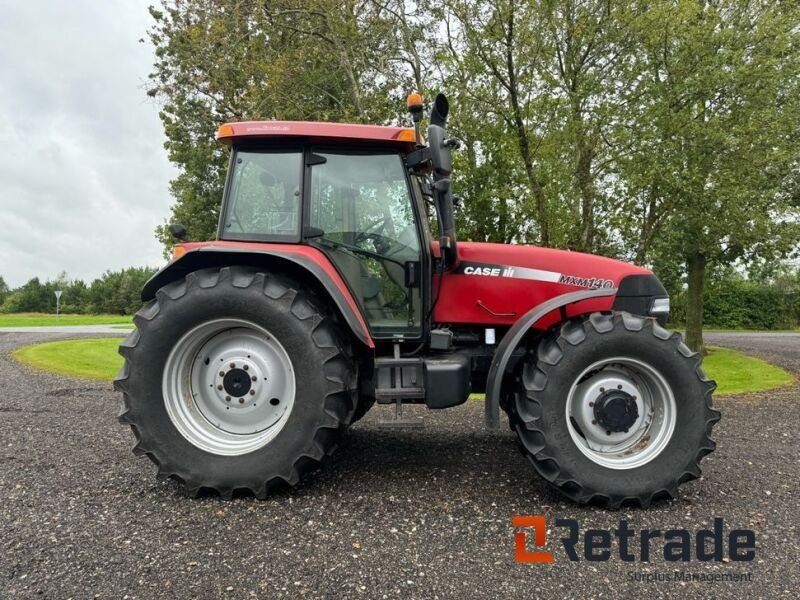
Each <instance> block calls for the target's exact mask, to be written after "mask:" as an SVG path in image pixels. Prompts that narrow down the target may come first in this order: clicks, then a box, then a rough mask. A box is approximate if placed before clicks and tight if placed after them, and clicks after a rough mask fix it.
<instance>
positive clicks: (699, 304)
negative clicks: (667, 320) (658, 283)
mask: <svg viewBox="0 0 800 600" xmlns="http://www.w3.org/2000/svg"><path fill="white" fill-rule="evenodd" d="M706 263H707V260H706V257H705V256H704V255H703V254H700V253H699V252H695V253H694V254H691V255H690V256H689V257H688V258H687V259H686V266H687V269H688V272H689V290H688V293H687V295H688V306H687V308H686V345H687V346H689V348H691V349H692V350H694V351H695V352H699V353H700V355H701V356H702V355H704V354H705V347H704V345H703V288H704V287H705V282H706Z"/></svg>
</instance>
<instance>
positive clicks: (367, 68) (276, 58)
mask: <svg viewBox="0 0 800 600" xmlns="http://www.w3.org/2000/svg"><path fill="white" fill-rule="evenodd" d="M150 12H151V15H152V16H153V19H154V22H155V24H154V26H153V28H152V29H151V30H150V32H149V39H150V41H151V42H152V44H153V45H154V46H155V52H156V63H155V65H154V71H153V73H152V74H151V75H150V87H149V89H148V94H149V95H150V96H152V97H155V98H158V99H159V100H161V101H162V102H163V106H162V109H161V112H160V117H161V120H162V122H163V123H164V131H165V134H166V137H167V141H166V143H165V146H166V148H167V150H168V153H169V158H170V160H171V161H172V162H174V163H175V164H176V165H178V167H179V169H180V173H179V175H178V176H177V178H176V179H175V180H174V181H173V182H172V184H171V192H172V195H173V197H174V198H175V204H174V206H173V208H172V219H173V220H175V221H179V222H181V223H183V224H184V225H185V226H186V227H187V230H188V232H189V234H190V235H191V237H192V238H193V239H209V238H212V237H213V236H214V233H215V231H216V225H217V220H218V216H219V213H218V210H219V208H218V207H219V202H220V199H221V196H222V188H223V183H224V172H225V163H226V160H227V152H226V150H225V149H224V148H223V147H221V146H220V144H218V143H217V142H216V141H215V140H214V139H213V132H214V131H215V130H216V128H217V127H218V126H219V125H220V124H222V123H224V122H226V121H230V120H251V119H252V120H258V119H287V120H291V119H298V120H323V121H328V120H330V121H338V120H343V121H351V122H377V123H387V122H389V121H391V120H393V119H396V118H397V116H398V108H399V107H400V106H402V103H401V102H400V99H399V97H398V96H399V94H400V93H402V88H403V87H404V86H406V85H407V84H408V83H409V82H413V83H415V84H416V85H422V84H423V73H424V71H423V65H422V63H421V61H422V48H421V46H420V27H419V25H417V24H415V22H414V20H413V19H414V18H415V16H414V15H415V14H416V13H418V12H419V11H417V9H416V8H415V7H414V5H412V4H411V3H406V2H402V1H400V0H385V1H383V2H378V1H377V0H344V1H343V2H342V1H336V2H334V1H333V0H306V1H304V2H299V1H298V0H277V1H274V2H266V3H254V2H238V1H236V0H194V1H192V0H174V1H168V0H165V1H164V3H163V6H162V8H159V9H156V8H151V9H150ZM406 89H408V88H407V87H406ZM157 237H158V239H159V240H161V241H162V242H163V243H164V244H165V246H169V245H171V243H172V242H171V239H170V235H169V233H168V231H167V230H166V225H163V226H160V227H159V228H158V231H157Z"/></svg>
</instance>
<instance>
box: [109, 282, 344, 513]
mask: <svg viewBox="0 0 800 600" xmlns="http://www.w3.org/2000/svg"><path fill="white" fill-rule="evenodd" d="M134 323H135V325H136V328H135V329H134V331H133V332H131V333H130V334H129V335H128V337H127V338H126V339H125V341H124V342H123V343H122V345H121V346H120V354H122V356H123V357H124V358H125V362H124V364H123V366H122V369H121V370H120V372H119V374H118V376H117V379H116V380H115V382H114V386H115V388H116V389H117V390H118V391H121V392H122V411H121V413H120V416H119V420H120V422H122V423H125V424H128V425H130V427H131V429H132V430H133V433H134V435H135V437H136V445H135V446H134V448H133V450H134V453H135V454H145V455H147V456H148V457H149V458H150V459H151V460H152V461H153V462H154V463H155V464H156V465H157V466H158V475H159V477H161V478H166V477H170V478H173V479H175V480H177V481H179V482H181V483H182V484H183V487H184V489H185V491H186V493H187V494H188V495H190V496H196V495H197V494H198V493H199V492H200V491H201V490H214V491H216V492H218V493H219V494H220V495H221V496H222V497H223V498H230V497H231V496H232V495H233V493H234V492H236V491H237V490H243V491H247V490H249V491H250V492H252V493H253V494H254V495H255V496H256V497H258V498H264V497H266V496H267V494H268V493H269V492H270V491H272V490H273V489H275V488H277V487H285V484H288V485H289V486H293V485H295V484H296V483H298V481H300V479H301V477H302V476H303V474H304V473H306V472H308V471H309V470H310V469H312V468H315V467H316V466H317V465H318V464H319V463H320V461H321V460H322V459H323V458H324V457H325V456H326V455H328V454H330V453H331V452H333V451H334V449H335V448H336V446H337V440H338V438H339V435H340V433H341V432H342V431H343V430H344V429H345V428H346V426H347V425H349V424H350V422H351V420H352V418H353V411H354V407H355V399H356V375H355V366H354V364H353V361H352V359H351V356H352V354H351V352H350V348H349V346H348V344H347V342H346V341H345V340H346V338H345V336H344V335H343V333H342V330H341V329H340V327H339V326H338V323H337V322H336V319H335V318H334V317H333V316H332V315H331V314H329V313H328V312H326V311H325V310H323V309H322V308H321V307H320V306H319V304H318V302H317V301H316V300H315V298H313V297H312V296H311V295H310V294H309V293H307V292H304V291H302V290H301V289H300V286H299V285H298V284H297V283H296V282H294V281H292V280H291V279H289V278H287V277H284V276H282V275H277V274H272V273H264V272H259V271H257V270H254V269H251V268H246V267H224V268H221V269H204V270H201V271H197V272H193V273H189V274H188V275H186V277H185V279H182V280H179V281H177V282H173V283H170V284H168V285H166V286H164V287H163V288H161V289H160V290H158V292H157V293H156V297H155V299H154V300H152V301H150V302H149V303H148V304H146V305H145V306H144V307H143V308H142V309H141V310H140V311H139V312H138V313H137V314H136V316H135V317H134Z"/></svg>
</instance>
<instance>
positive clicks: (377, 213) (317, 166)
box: [306, 150, 423, 339]
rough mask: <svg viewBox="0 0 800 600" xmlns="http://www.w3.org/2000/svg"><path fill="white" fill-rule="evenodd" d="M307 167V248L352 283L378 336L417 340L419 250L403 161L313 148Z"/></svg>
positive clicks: (419, 323) (419, 329)
mask: <svg viewBox="0 0 800 600" xmlns="http://www.w3.org/2000/svg"><path fill="white" fill-rule="evenodd" d="M307 163H309V164H310V165H311V166H310V167H309V169H310V176H309V178H308V181H309V195H308V198H309V200H308V209H307V211H306V231H307V232H310V235H306V238H307V239H308V241H309V243H312V244H314V245H315V246H317V247H319V248H321V249H322V250H323V251H324V252H326V254H327V255H328V256H329V257H330V259H331V260H332V261H333V263H334V264H335V265H336V267H337V269H338V270H339V272H340V273H341V274H342V276H343V277H344V279H345V280H346V281H347V284H348V286H349V287H350V290H351V291H352V293H353V296H354V297H355V298H356V301H357V302H358V303H359V304H360V306H361V308H362V310H363V312H364V315H365V317H366V320H367V322H368V323H369V326H370V329H371V330H372V335H373V337H375V338H377V339H386V338H394V339H396V338H409V339H415V338H420V337H421V336H422V332H423V323H422V321H423V294H422V286H421V282H422V271H421V265H422V261H421V258H422V256H421V248H422V244H421V242H420V234H419V230H418V227H417V216H416V211H415V206H414V204H413V201H412V196H411V192H410V188H409V182H408V178H407V175H406V170H405V166H404V164H403V161H402V159H401V157H400V156H399V155H397V154H366V153H352V152H351V153H347V152H335V151H326V150H316V151H314V152H313V153H312V155H311V157H310V159H307Z"/></svg>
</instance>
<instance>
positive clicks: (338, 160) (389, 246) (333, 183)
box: [217, 97, 449, 341]
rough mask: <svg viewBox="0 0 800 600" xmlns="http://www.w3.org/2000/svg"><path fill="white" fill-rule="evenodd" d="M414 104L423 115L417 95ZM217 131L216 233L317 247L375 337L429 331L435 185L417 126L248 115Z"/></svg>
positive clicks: (409, 335)
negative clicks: (225, 168) (221, 183)
mask: <svg viewBox="0 0 800 600" xmlns="http://www.w3.org/2000/svg"><path fill="white" fill-rule="evenodd" d="M442 98H443V97H442ZM412 101H415V99H414V98H412ZM411 108H412V109H413V111H412V114H414V115H421V111H422V102H421V98H420V99H419V102H418V106H417V104H416V103H415V104H413V105H412V106H411ZM417 108H418V110H417ZM416 122H417V123H418V120H417V121H416ZM434 135H436V134H434ZM217 138H218V139H219V140H220V141H222V142H224V143H227V144H229V145H230V147H231V158H230V168H229V174H228V181H227V184H226V187H225V195H224V199H223V205H222V210H221V213H220V221H219V230H218V236H217V237H218V239H219V240H223V241H238V242H271V243H289V244H306V245H310V246H313V247H315V248H318V249H320V250H321V251H322V252H324V253H325V254H326V255H327V256H328V258H329V259H330V261H331V262H332V263H333V265H335V267H336V269H337V270H338V271H339V273H340V274H341V276H342V278H343V279H344V281H345V282H346V284H347V287H348V288H349V292H350V294H352V297H353V298H354V299H355V300H356V302H357V303H358V305H359V308H360V310H361V312H362V314H363V315H364V317H365V319H366V321H367V324H368V325H369V329H370V334H371V336H372V337H373V338H374V339H376V340H387V339H391V340H395V341H398V340H403V341H405V340H408V341H413V340H420V339H421V338H422V337H423V335H425V333H426V327H425V316H426V313H427V308H428V307H429V304H430V290H429V289H428V288H429V286H428V285H425V282H429V281H430V279H431V262H432V260H431V234H430V227H429V224H428V214H429V212H430V207H429V206H428V205H427V204H428V200H426V197H425V195H424V194H423V191H422V190H423V187H424V188H426V189H430V188H431V183H430V182H429V181H426V180H425V179H422V176H423V173H424V171H425V170H426V168H427V163H428V162H429V159H428V157H427V156H423V155H422V152H423V150H422V149H423V146H422V144H421V141H420V140H419V133H418V128H417V131H416V132H415V130H413V129H408V128H400V127H373V126H364V125H342V124H331V123H307V122H280V121H278V122H275V121H272V122H268V123H261V122H249V123H230V124H226V125H223V126H222V127H220V129H219V131H218V134H217ZM445 150H447V152H449V149H447V148H445ZM427 170H429V169H427Z"/></svg>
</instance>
